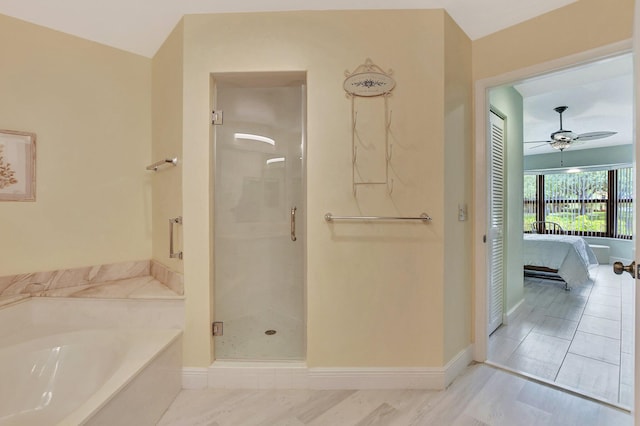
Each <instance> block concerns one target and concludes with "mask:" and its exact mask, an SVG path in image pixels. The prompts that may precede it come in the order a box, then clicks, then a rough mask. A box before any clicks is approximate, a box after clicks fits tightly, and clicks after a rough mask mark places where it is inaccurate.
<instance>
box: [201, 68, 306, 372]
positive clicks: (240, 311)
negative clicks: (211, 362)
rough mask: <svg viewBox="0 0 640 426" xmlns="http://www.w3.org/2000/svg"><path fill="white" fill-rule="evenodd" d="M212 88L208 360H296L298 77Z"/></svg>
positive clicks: (300, 153) (300, 349)
mask: <svg viewBox="0 0 640 426" xmlns="http://www.w3.org/2000/svg"><path fill="white" fill-rule="evenodd" d="M214 81H215V85H214V94H213V95H214V104H215V110H216V111H222V114H220V113H218V114H217V116H218V123H216V124H215V125H214V129H215V133H214V141H215V142H214V143H215V154H214V155H215V181H214V194H215V196H214V209H213V211H214V233H215V235H214V244H215V245H214V253H215V255H214V256H215V259H214V265H215V274H214V279H215V283H214V295H215V296H214V298H215V303H214V309H215V311H214V318H215V321H216V322H221V323H222V324H221V326H219V327H218V330H222V335H221V336H217V337H215V358H216V360H231V359H235V360H238V359H241V360H303V359H304V358H305V346H306V345H305V329H306V327H305V304H304V300H305V297H304V290H305V286H304V245H305V223H304V217H305V215H304V213H305V209H304V207H305V205H304V186H303V183H304V168H303V164H304V161H303V158H304V142H305V141H304V135H305V131H304V130H305V129H304V125H305V108H304V107H305V84H304V83H305V75H304V73H250V74H245V73H242V74H236V73H233V74H216V75H214ZM220 117H221V121H222V122H221V123H220Z"/></svg>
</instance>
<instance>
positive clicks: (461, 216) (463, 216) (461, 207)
mask: <svg viewBox="0 0 640 426" xmlns="http://www.w3.org/2000/svg"><path fill="white" fill-rule="evenodd" d="M465 220H467V205H466V204H465V203H462V204H458V221H460V222H464V221H465Z"/></svg>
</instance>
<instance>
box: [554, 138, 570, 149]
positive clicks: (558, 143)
mask: <svg viewBox="0 0 640 426" xmlns="http://www.w3.org/2000/svg"><path fill="white" fill-rule="evenodd" d="M550 145H551V147H553V148H555V149H557V150H560V151H563V150H565V149H567V148H569V145H571V139H568V140H555V141H553V142H551V143H550Z"/></svg>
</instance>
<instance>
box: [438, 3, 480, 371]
mask: <svg viewBox="0 0 640 426" xmlns="http://www.w3.org/2000/svg"><path fill="white" fill-rule="evenodd" d="M444 35H445V63H444V65H445V69H444V74H445V81H444V96H445V102H444V126H445V137H444V145H445V157H444V161H445V170H444V173H445V182H444V185H445V194H446V195H445V197H444V208H445V212H444V219H445V237H446V238H445V240H444V241H445V244H444V247H445V252H444V253H445V260H444V279H443V283H444V361H445V362H448V361H449V360H451V359H452V358H453V357H454V356H455V355H456V354H458V353H459V352H460V351H461V350H463V349H465V348H467V346H468V345H469V342H470V340H471V288H472V287H471V285H472V279H471V268H472V265H473V263H472V262H473V261H472V253H471V247H472V244H471V229H472V226H471V221H470V218H471V216H467V217H468V218H467V219H466V220H464V221H460V220H458V207H459V206H461V207H463V208H464V207H465V206H466V209H467V215H471V214H472V213H473V212H472V180H471V179H472V176H471V171H472V158H471V153H472V152H473V151H472V146H471V118H472V103H471V99H472V93H471V40H469V38H468V37H467V36H466V35H465V33H464V32H462V30H461V29H460V27H458V25H457V24H456V23H455V22H454V21H453V20H452V19H451V18H450V17H449V16H448V15H445V33H444Z"/></svg>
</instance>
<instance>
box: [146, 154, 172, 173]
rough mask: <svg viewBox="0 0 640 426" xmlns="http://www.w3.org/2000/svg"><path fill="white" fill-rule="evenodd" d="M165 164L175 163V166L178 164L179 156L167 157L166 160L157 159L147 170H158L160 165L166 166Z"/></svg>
mask: <svg viewBox="0 0 640 426" xmlns="http://www.w3.org/2000/svg"><path fill="white" fill-rule="evenodd" d="M165 164H173V165H174V166H177V165H178V158H177V157H173V158H165V159H164V160H160V161H156V162H155V163H153V164H151V165H150V166H147V170H153V171H154V172H157V171H158V167H160V166H164V165H165Z"/></svg>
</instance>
